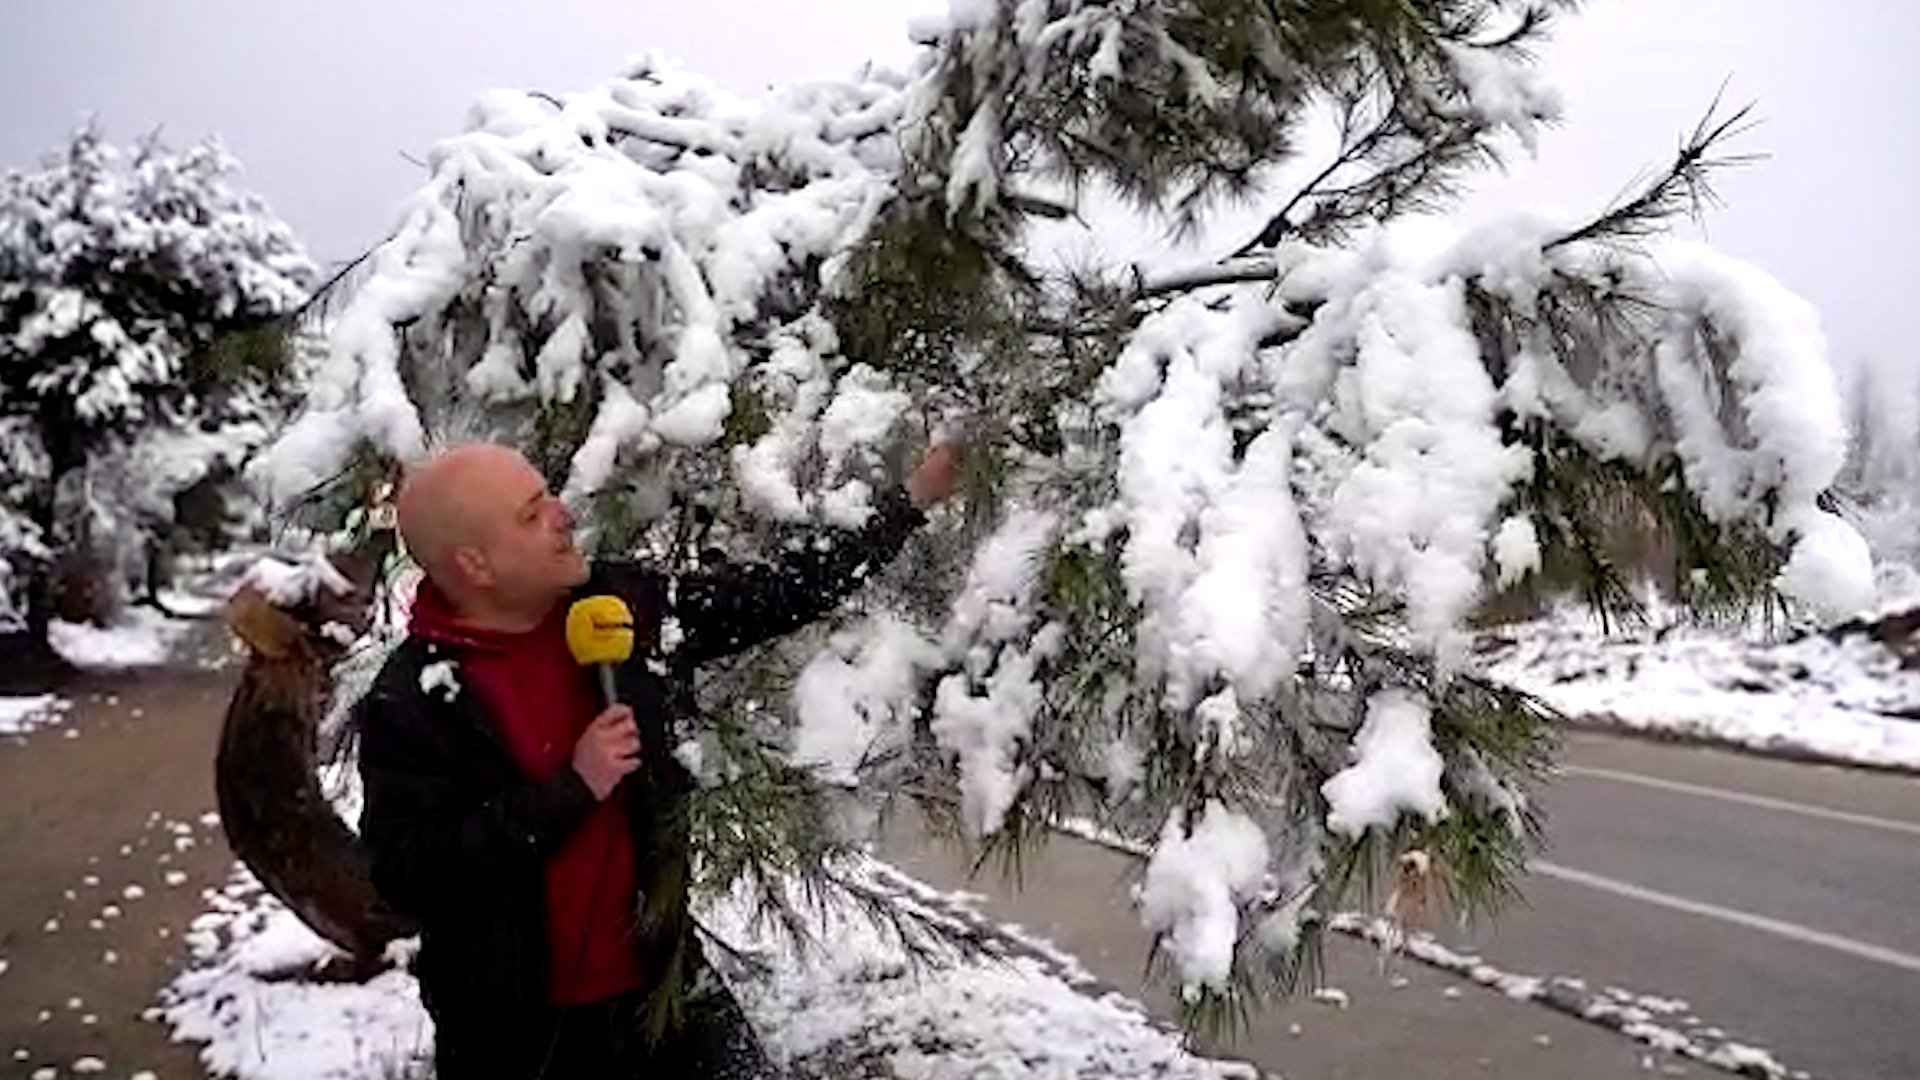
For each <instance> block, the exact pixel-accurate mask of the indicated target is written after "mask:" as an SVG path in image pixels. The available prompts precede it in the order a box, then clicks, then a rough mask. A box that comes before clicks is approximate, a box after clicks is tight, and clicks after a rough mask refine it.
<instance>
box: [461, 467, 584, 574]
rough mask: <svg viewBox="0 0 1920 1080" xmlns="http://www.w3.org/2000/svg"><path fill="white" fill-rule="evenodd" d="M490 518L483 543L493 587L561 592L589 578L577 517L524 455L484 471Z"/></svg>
mask: <svg viewBox="0 0 1920 1080" xmlns="http://www.w3.org/2000/svg"><path fill="white" fill-rule="evenodd" d="M482 478H483V479H484V480H485V481H486V483H487V490H485V491H481V492H474V493H473V495H474V496H476V497H477V498H479V499H481V500H484V504H485V518H486V521H485V523H484V526H483V528H482V530H481V536H480V537H479V541H480V542H479V543H478V544H476V545H475V546H476V547H478V548H479V550H480V553H481V555H482V556H483V558H484V560H485V566H486V570H487V574H488V576H489V577H490V578H491V579H492V580H491V581H489V582H487V585H488V587H490V588H491V589H492V590H493V591H495V592H496V593H498V594H500V595H501V596H502V597H505V598H509V599H512V600H514V601H527V602H532V601H538V600H543V599H545V598H547V597H558V596H560V595H562V594H564V593H565V592H566V591H567V590H568V589H571V588H574V587H575V586H577V585H579V584H581V583H582V582H584V581H586V580H587V558H586V556H585V555H584V554H582V553H581V551H580V549H579V548H578V547H575V546H574V542H573V528H574V524H575V522H574V518H573V514H572V512H570V511H569V510H568V509H567V507H566V504H564V503H562V502H561V501H560V500H559V499H558V498H557V497H555V496H554V494H553V493H552V492H551V491H548V490H547V482H546V480H545V479H543V478H542V477H541V475H540V473H539V471H538V470H536V469H535V468H534V467H533V466H532V465H530V464H528V463H527V462H526V460H525V459H523V458H521V457H519V455H517V454H516V455H512V456H510V457H506V456H503V458H502V459H501V461H500V464H499V467H498V468H490V469H487V470H485V472H484V473H483V476H482Z"/></svg>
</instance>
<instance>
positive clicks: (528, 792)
mask: <svg viewBox="0 0 1920 1080" xmlns="http://www.w3.org/2000/svg"><path fill="white" fill-rule="evenodd" d="M877 502H878V506H877V512H876V513H875V515H874V517H873V519H872V520H871V521H870V522H869V523H868V524H867V526H866V527H865V528H864V529H862V530H860V531H859V532H856V533H851V534H847V535H844V536H837V537H834V538H832V539H831V540H823V541H822V542H820V543H816V544H809V545H806V546H804V547H802V548H801V549H799V550H797V551H795V552H793V553H791V554H789V555H788V556H787V557H785V558H783V559H782V560H781V561H779V562H777V563H773V564H754V565H741V564H728V563H721V564H718V565H715V566H712V567H709V568H706V569H703V570H701V571H699V572H697V573H692V574H684V575H676V576H674V577H672V578H671V579H669V578H667V577H666V576H664V575H662V574H660V573H657V572H655V571H653V570H650V569H649V568H647V567H645V566H643V565H640V564H636V563H630V562H610V561H601V562H597V563H595V565H594V567H593V574H592V578H591V579H590V580H589V581H588V583H587V584H586V585H585V586H583V587H582V588H581V590H580V595H592V594H597V593H604V592H612V593H614V594H615V595H618V596H621V597H622V598H623V599H625V600H626V601H627V603H628V605H629V606H630V607H631V608H632V609H633V612H634V617H635V650H634V660H633V661H632V662H630V663H627V664H623V665H621V666H620V668H619V669H618V671H617V672H616V685H617V690H618V694H619V697H620V700H621V701H622V702H625V703H626V704H628V705H630V706H632V708H633V710H634V713H635V716H636V718H637V719H638V722H639V724H640V729H641V740H642V746H643V754H644V758H645V764H646V768H645V770H644V775H645V776H646V777H647V780H645V781H644V782H635V781H636V780H638V779H639V777H640V776H641V775H643V774H641V773H636V774H635V777H634V778H633V779H630V780H629V781H627V782H623V783H622V784H621V785H620V787H619V789H618V790H617V794H616V796H615V797H617V798H620V799H621V800H622V804H623V809H624V810H625V812H626V815H627V821H628V827H629V828H628V831H629V833H630V835H631V836H632V837H633V839H634V846H635V865H636V866H637V867H638V869H639V873H640V880H641V886H642V889H643V890H644V891H645V893H646V895H647V897H648V910H649V912H650V913H656V915H655V917H654V918H651V919H649V920H648V923H649V924H650V925H645V926H643V933H642V936H641V939H640V940H639V941H638V942H637V943H636V947H637V948H639V949H640V950H641V952H642V954H643V955H642V963H643V965H644V967H643V970H645V971H647V972H648V973H649V975H650V976H653V977H657V976H658V974H659V973H661V972H664V971H666V970H667V969H668V965H671V964H676V963H679V964H689V965H690V964H693V963H695V962H696V958H695V957H694V956H693V955H691V952H690V950H691V947H692V946H691V941H692V938H691V934H690V933H689V932H688V929H687V924H686V921H685V919H684V917H683V916H684V912H685V905H686V880H687V868H688V855H687V851H686V846H685V841H684V834H683V832H681V831H679V830H676V829H675V828H673V827H672V826H670V825H669V822H671V821H673V820H676V819H677V818H678V815H672V814H669V813H668V812H667V811H668V810H669V809H671V808H672V807H673V806H674V805H675V803H676V802H677V801H678V800H679V799H680V798H681V797H682V796H683V795H684V794H685V792H686V791H687V790H688V789H689V785H690V784H691V782H692V781H691V778H690V777H689V776H688V775H687V774H686V772H685V770H684V769H683V768H682V767H681V766H680V765H679V763H678V762H677V761H676V760H675V759H674V757H673V755H672V752H671V742H670V738H669V735H670V730H671V723H672V719H673V718H674V717H677V716H685V715H689V708H690V695H691V686H690V679H689V678H688V677H687V676H688V675H690V673H691V670H692V668H693V667H695V666H697V665H698V664H699V663H701V662H702V661H705V660H710V659H714V658H716V657H720V656H725V655H728V654H730V653H735V652H738V651H740V650H743V649H746V648H749V647H751V646H753V645H756V644H759V643H761V642H764V641H767V640H769V639H772V638H775V637H778V636H780V635H782V634H785V633H788V632H790V631H792V630H794V629H796V628H798V627H800V626H803V625H805V624H806V623H808V622H811V621H813V620H814V619H816V618H818V617H819V616H820V615H822V614H824V613H825V612H826V611H828V610H829V609H830V608H831V607H832V606H833V605H834V604H835V603H836V602H838V601H839V600H840V599H841V598H842V597H844V596H845V595H846V594H847V593H849V592H851V591H853V589H855V588H856V587H858V585H859V583H860V582H861V581H863V580H864V579H865V577H866V571H867V569H869V568H877V567H878V566H879V565H880V564H881V563H883V562H885V561H886V560H889V559H891V558H892V557H893V556H894V555H895V554H896V553H897V552H898V551H899V549H900V547H901V545H902V544H903V543H904V542H905V540H906V538H907V536H908V535H909V533H910V532H911V531H912V530H913V528H914V527H916V526H917V525H918V524H919V523H920V522H921V521H922V520H924V519H923V518H922V517H921V515H920V513H919V512H918V511H917V510H915V509H913V508H912V506H911V505H909V503H908V502H907V499H906V497H905V495H904V494H903V493H901V492H898V491H894V492H890V493H887V494H886V495H884V496H882V497H881V498H880V499H879V500H877ZM669 617H671V618H672V619H674V620H676V621H677V628H678V631H679V634H680V635H681V639H680V641H679V642H678V644H677V646H676V647H675V648H674V649H673V650H672V652H671V653H670V654H669V655H670V658H671V661H672V663H671V666H670V667H668V668H666V669H665V670H664V671H663V670H662V666H661V665H660V664H659V663H657V662H656V663H654V664H652V665H649V664H648V663H647V662H646V660H647V658H649V657H652V658H653V659H654V660H656V661H657V660H658V659H659V657H660V655H661V654H660V653H659V652H658V651H656V650H655V649H654V645H655V643H656V642H658V640H659V635H660V631H661V628H662V625H663V622H664V620H666V619H667V618H669ZM448 659H451V656H450V655H449V654H448V650H446V649H445V648H444V647H442V646H438V645H435V644H433V643H431V642H427V641H423V640H420V639H418V638H412V637H409V638H407V639H406V640H405V641H403V642H402V643H401V644H400V645H399V646H398V647H396V648H395V650H394V652H393V654H392V656H391V657H389V658H388V660H387V662H386V665H385V667H384V668H382V669H381V671H380V674H379V675H378V676H377V677H376V678H375V681H374V683H373V686H372V687H371V689H369V690H368V692H367V694H366V696H365V697H364V698H362V700H361V702H360V703H359V705H358V706H357V709H358V710H359V720H358V728H359V732H360V775H361V779H362V782H363V786H364V788H365V794H366V802H365V806H364V808H363V811H362V814H361V819H360V830H361V836H362V837H363V839H364V840H365V842H366V844H367V846H368V848H369V850H370V852H371V854H372V857H373V880H374V884H375V887H376V888H377V889H378V890H379V891H380V893H381V895H382V896H383V897H384V898H385V899H386V900H387V902H388V903H390V904H392V905H393V907H394V908H395V909H397V910H399V911H400V912H402V913H404V914H406V915H409V916H411V917H413V918H414V919H416V920H417V921H418V922H419V923H420V925H421V927H422V928H423V930H422V933H421V945H420V953H419V956H418V957H417V958H416V961H415V964H414V972H415V975H416V976H417V977H418V979H419V983H420V991H421V997H422V998H423V999H424V1001H425V1003H426V1006H427V1010H428V1012H429V1013H430V1014H431V1015H432V1016H433V1019H434V1023H435V1026H436V1028H437V1036H436V1046H435V1054H436V1058H437V1064H438V1076H439V1078H440V1080H464V1078H468V1077H503V1078H504V1077H516V1078H517V1077H530V1076H533V1075H534V1074H535V1072H536V1071H537V1070H538V1068H539V1064H540V1058H541V1055H542V1054H543V1053H544V1052H545V1049H546V1045H547V1042H548V1039H549V1036H550V1033H551V1032H552V1030H553V1025H554V1022H555V1019H556V1017H555V1014H554V1011H553V1008H552V1006H551V1005H550V1003H549V1001H548V997H547V983H548V973H547V941H546V932H547V931H546V914H545V903H546V900H545V892H544V884H543V883H544V865H545V862H546V860H547V858H548V857H549V856H550V855H552V854H553V853H554V852H555V851H556V850H558V848H559V847H560V845H561V843H562V842H563V841H564V840H565V839H566V837H567V836H568V834H569V833H570V832H571V831H572V829H573V828H574V827H575V826H576V825H577V824H578V823H579V822H580V821H581V819H582V818H583V817H584V816H585V814H586V812H587V811H588V810H589V809H590V808H591V807H592V806H593V802H594V800H593V795H592V793H591V792H590V791H588V789H587V786H586V783H585V782H584V781H582V780H581V779H580V776H579V774H577V773H576V772H574V771H573V770H572V769H571V768H563V769H561V770H560V771H559V773H558V774H556V775H555V776H554V777H553V778H552V779H550V780H546V781H542V782H537V783H536V782H533V781H530V780H528V779H527V778H526V777H525V776H524V775H523V774H522V773H521V772H520V771H519V768H518V766H517V765H516V764H515V762H514V759H513V757H512V756H511V755H510V754H509V753H508V751H507V749H506V747H505V745H504V744H503V743H502V742H501V741H500V737H499V736H498V735H497V733H496V727H495V722H494V719H493V718H492V716H490V715H489V714H488V711H487V709H486V708H485V707H484V706H483V704H482V703H481V702H479V701H478V700H477V699H476V696H475V695H474V694H472V693H471V692H466V691H464V690H463V691H462V692H459V693H456V694H453V695H452V696H451V698H449V697H448V695H447V694H446V693H445V692H444V690H443V689H441V688H438V687H436V688H435V689H433V690H428V689H426V688H424V687H423V686H422V685H421V684H422V673H423V671H424V669H425V668H427V667H428V666H429V665H431V664H434V663H436V662H438V661H441V660H448ZM583 677H584V676H583Z"/></svg>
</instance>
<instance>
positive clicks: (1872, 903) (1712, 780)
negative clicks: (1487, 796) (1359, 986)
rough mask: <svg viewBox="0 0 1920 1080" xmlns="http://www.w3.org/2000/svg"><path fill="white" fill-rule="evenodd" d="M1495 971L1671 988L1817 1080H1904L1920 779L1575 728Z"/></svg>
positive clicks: (1488, 943)
mask: <svg viewBox="0 0 1920 1080" xmlns="http://www.w3.org/2000/svg"><path fill="white" fill-rule="evenodd" d="M1565 760H1566V763H1567V765H1568V766H1569V768H1568V769H1567V775H1566V776H1565V777H1563V778H1562V779H1561V780H1559V781H1558V782H1557V783H1556V784H1554V785H1553V787H1552V788H1551V789H1550V790H1549V791H1547V792H1546V793H1545V794H1544V797H1543V800H1542V801H1543V803H1544V805H1545V807H1546V809H1547V811H1548V813H1549V815H1550V816H1551V820H1550V825H1549V836H1550V841H1551V845H1552V846H1551V850H1549V851H1548V852H1547V854H1546V860H1545V861H1544V863H1543V864H1542V865H1541V867H1540V868H1539V872H1537V873H1536V874H1535V875H1534V876H1533V879H1532V880H1531V881H1530V883H1529V885H1528V891H1529V895H1530V898H1531V906H1530V907H1528V908H1526V909H1521V910H1517V911H1514V912H1512V913H1510V914H1509V915H1508V917H1506V918H1503V919H1501V920H1499V921H1498V922H1496V923H1494V924H1493V925H1491V926H1490V927H1488V928H1486V929H1485V930H1483V931H1482V932H1480V933H1478V934H1476V935H1471V936H1470V940H1472V941H1473V942H1474V944H1476V945H1477V946H1478V947H1479V949H1480V951H1482V952H1483V953H1484V955H1486V956H1487V957H1489V958H1490V959H1493V960H1494V961H1496V962H1497V963H1500V964H1502V965H1505V966H1511V967H1515V968H1520V969H1525V970H1530V971H1535V972H1552V973H1566V974H1572V975H1578V976H1581V977H1583V978H1585V979H1587V980H1588V981H1589V982H1591V983H1594V984H1595V985H1600V984H1605V983H1617V984H1619V985H1622V986H1627V987H1630V988H1632V989H1635V990H1639V991H1641V992H1648V993H1658V994H1662V995H1668V996H1674V997H1679V998H1683V999H1685V1000H1686V1001H1688V1002H1689V1003H1690V1004H1691V1005H1692V1007H1693V1010H1694V1011H1695V1012H1697V1013H1699V1014H1701V1015H1703V1016H1707V1017H1709V1018H1711V1019H1712V1020H1713V1021H1714V1022H1715V1023H1717V1024H1719V1025H1721V1026H1723V1027H1725V1028H1726V1029H1727V1030H1728V1031H1729V1032H1730V1033H1732V1034H1734V1035H1735V1036H1737V1037H1743V1040H1744V1041H1752V1042H1756V1043H1759V1044H1761V1045H1764V1046H1767V1047H1769V1048H1771V1049H1773V1050H1774V1051H1775V1052H1776V1053H1777V1055H1778V1056H1779V1057H1780V1058H1781V1059H1782V1060H1783V1061H1785V1062H1787V1063H1788V1064H1791V1065H1794V1066H1796V1067H1799V1068H1805V1069H1807V1070H1808V1071H1810V1072H1812V1073H1813V1074H1814V1075H1815V1076H1818V1077H1835V1078H1862V1080H1880V1078H1884V1080H1914V1078H1916V1077H1920V780H1916V779H1914V778H1910V777H1896V776H1888V775H1881V774H1874V773H1865V772H1858V771H1853V770H1846V769H1839V768H1831V767H1823V766H1810V765H1800V764H1790V763H1786V762H1778V761H1769V760H1761V759H1756V758H1752V757H1747V756H1743V755H1739V754H1733V753H1728V752H1724V751H1718V750H1709V749H1703V748H1697V747H1680V746H1668V745H1657V744H1652V743H1644V742H1637V741H1629V740H1621V739H1611V738H1606V737H1601V736H1591V735H1582V736H1579V737H1576V738H1574V739H1573V740H1571V741H1570V743H1569V745H1568V754H1567V756H1566V759H1565Z"/></svg>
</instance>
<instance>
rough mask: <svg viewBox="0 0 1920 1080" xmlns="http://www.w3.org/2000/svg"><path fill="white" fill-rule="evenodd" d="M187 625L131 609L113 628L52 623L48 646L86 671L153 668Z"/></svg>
mask: <svg viewBox="0 0 1920 1080" xmlns="http://www.w3.org/2000/svg"><path fill="white" fill-rule="evenodd" d="M191 625H192V624H191V623H186V622H181V621H179V620H176V619H169V618H167V617H166V616H165V615H162V614H160V613H159V612H157V611H151V610H148V609H146V608H131V609H129V610H128V611H127V612H126V614H125V615H124V616H123V617H122V619H121V621H120V623H119V624H118V625H116V626H105V627H101V626H91V625H88V624H86V623H70V622H61V621H59V620H57V619H56V620H54V622H53V625H52V626H50V627H49V628H48V629H47V640H48V643H49V644H51V645H52V646H53V649H54V651H55V652H57V653H59V654H60V656H61V658H63V659H64V660H66V662H67V663H69V664H72V665H73V666H74V667H77V668H81V669H84V670H90V671H117V670H120V669H122V668H135V667H154V666H157V665H159V664H163V663H165V662H166V660H167V656H168V654H169V653H170V652H171V650H172V648H173V643H174V641H175V640H176V639H178V638H179V637H180V636H181V635H183V634H185V633H186V631H187V629H188V628H189V627H190V626H191Z"/></svg>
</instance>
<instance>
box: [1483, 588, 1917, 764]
mask: <svg viewBox="0 0 1920 1080" xmlns="http://www.w3.org/2000/svg"><path fill="white" fill-rule="evenodd" d="M1481 660H1482V662H1483V664H1484V672H1485V674H1487V675H1488V676H1490V677H1491V678H1493V679H1494V680H1495V681H1497V682H1501V683H1504V684H1506V685H1508V686H1512V687H1514V688H1515V689H1518V690H1523V691H1525V692H1527V693H1529V694H1532V695H1534V696H1535V697H1538V698H1540V699H1541V700H1542V701H1544V702H1546V703H1547V704H1548V705H1550V706H1552V707H1553V708H1555V709H1557V710H1559V711H1560V712H1562V713H1564V714H1566V715H1567V716H1568V717H1569V718H1570V719H1571V720H1574V721H1576V722H1580V723H1590V724H1600V725H1606V726H1614V727H1622V728H1627V729H1629V730H1633V731H1642V732H1649V733H1656V734H1663V735H1672V736H1679V737H1686V738H1696V739H1705V740H1709V741H1713V742H1722V743H1729V744H1733V745H1736V746H1740V747H1744V748H1746V749H1750V750H1758V751H1763V752H1768V753H1778V754H1785V755H1790V756H1806V757H1812V758H1818V759H1822V760H1829V761H1836V762H1844V763H1850V764H1857V765H1870V766H1876V767H1881V768H1899V769H1911V770H1920V719H1916V718H1920V671H1914V670H1909V669H1906V668H1903V667H1902V666H1901V661H1900V657H1899V656H1897V655H1895V654H1894V653H1893V652H1892V651H1890V650H1889V649H1887V648H1885V647H1883V646H1882V645H1880V644H1879V643H1878V642H1877V641H1875V640H1873V639H1871V638H1867V637H1864V636H1857V635H1856V636H1847V637H1841V638H1834V637H1829V636H1827V635H1824V634H1812V635H1809V636H1807V637H1804V638H1801V639H1799V640H1797V641H1791V642H1786V643H1781V644H1768V643H1764V642H1759V641H1754V640H1746V639H1742V638H1741V637H1739V636H1736V635H1734V634H1731V633H1728V632H1726V631H1718V632H1716V631H1713V630H1709V629H1704V628H1703V629H1685V628H1680V629H1671V630H1667V631H1664V632H1654V631H1649V632H1644V633H1640V634H1635V635H1631V636H1627V635H1615V636H1608V635H1605V634H1603V633H1602V632H1601V630H1600V628H1599V626H1598V625H1597V623H1595V621H1594V620H1593V619H1591V618H1590V617H1588V616H1585V615H1582V614H1576V613H1573V612H1562V613H1559V614H1556V615H1554V616H1552V617H1549V618H1546V619H1542V620H1539V621H1537V622H1532V623H1527V624H1524V625H1522V626H1517V627H1511V628H1508V629H1507V630H1506V631H1503V632H1502V633H1501V634H1499V635H1498V637H1497V639H1496V640H1495V642H1494V644H1493V645H1492V646H1491V647H1490V648H1488V649H1486V650H1485V651H1483V653H1482V655H1481Z"/></svg>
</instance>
